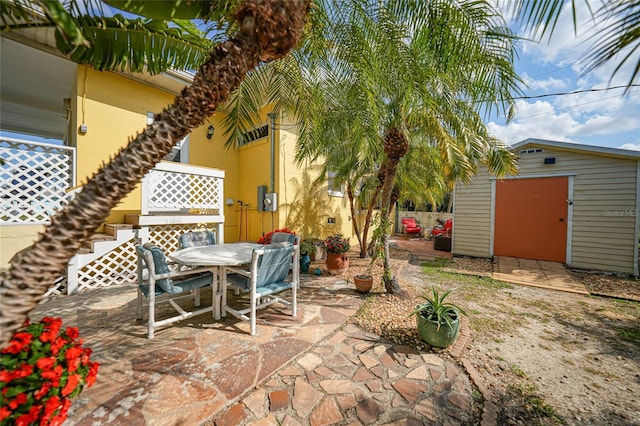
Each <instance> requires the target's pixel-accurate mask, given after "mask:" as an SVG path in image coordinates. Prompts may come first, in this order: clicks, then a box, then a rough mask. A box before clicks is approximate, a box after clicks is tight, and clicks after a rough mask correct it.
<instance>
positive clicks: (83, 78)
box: [74, 67, 173, 223]
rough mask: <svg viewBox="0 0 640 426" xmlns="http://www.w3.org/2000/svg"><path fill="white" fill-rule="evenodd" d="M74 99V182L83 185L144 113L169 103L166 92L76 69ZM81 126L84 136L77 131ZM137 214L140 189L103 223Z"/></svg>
mask: <svg viewBox="0 0 640 426" xmlns="http://www.w3.org/2000/svg"><path fill="white" fill-rule="evenodd" d="M76 93H77V97H76V98H75V100H76V104H75V108H74V109H75V111H76V114H75V116H76V118H77V121H76V126H75V129H74V130H75V132H74V137H75V141H76V143H75V145H76V147H77V149H78V151H77V152H78V168H77V176H78V183H79V184H83V183H85V182H86V180H87V178H88V177H90V176H91V175H92V174H93V173H95V171H96V170H97V169H98V168H99V167H100V165H101V164H102V162H105V161H107V160H108V159H109V158H111V157H113V156H114V155H115V154H116V153H117V152H118V151H119V150H120V148H122V147H124V146H126V145H127V143H128V140H129V138H130V137H132V136H134V135H135V134H136V133H137V132H139V131H141V130H143V129H144V127H145V126H146V124H147V112H148V111H152V112H159V111H160V110H161V109H162V108H163V107H165V106H166V105H167V104H169V103H170V102H171V101H172V100H173V96H172V95H170V94H169V93H165V92H162V91H160V90H157V89H155V88H153V87H150V86H146V85H143V84H141V83H137V82H135V81H133V80H130V79H128V78H126V77H123V76H120V75H117V74H114V73H109V72H99V71H94V70H91V69H88V68H86V67H79V70H78V73H77V90H76ZM82 123H84V124H86V125H87V127H88V131H87V132H86V134H82V133H80V131H79V127H80V125H81V124H82ZM139 211H140V188H139V187H138V188H136V189H135V190H134V191H133V192H131V193H130V194H129V195H128V196H127V197H126V198H125V199H124V200H123V201H122V202H121V203H120V204H119V205H118V206H117V207H116V208H114V209H113V210H112V212H111V215H110V216H109V219H108V220H107V222H113V223H121V222H123V221H124V215H125V214H126V213H131V212H139Z"/></svg>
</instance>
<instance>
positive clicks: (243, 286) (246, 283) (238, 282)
mask: <svg viewBox="0 0 640 426" xmlns="http://www.w3.org/2000/svg"><path fill="white" fill-rule="evenodd" d="M227 284H229V285H231V286H233V287H236V288H239V289H240V290H241V291H244V292H247V291H250V290H251V278H249V277H245V276H244V275H240V274H228V275H227Z"/></svg>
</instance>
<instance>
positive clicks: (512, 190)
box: [452, 139, 640, 276]
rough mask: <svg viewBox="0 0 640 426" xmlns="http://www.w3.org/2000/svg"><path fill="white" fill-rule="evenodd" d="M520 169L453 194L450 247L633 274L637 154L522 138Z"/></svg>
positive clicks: (638, 225) (484, 177)
mask: <svg viewBox="0 0 640 426" xmlns="http://www.w3.org/2000/svg"><path fill="white" fill-rule="evenodd" d="M511 149H512V151H513V152H514V153H515V154H516V155H517V157H518V167H519V172H518V174H517V175H514V176H508V177H506V178H504V179H496V178H495V177H493V176H491V175H489V174H488V173H487V171H486V169H485V170H480V171H479V172H478V173H477V174H476V176H474V178H473V179H472V180H471V182H470V184H469V185H466V186H465V185H457V186H456V188H455V191H454V219H453V222H454V223H455V227H454V229H453V241H452V252H453V253H454V255H467V256H475V257H493V256H512V257H520V258H526V259H538V260H547V261H553V262H561V263H564V264H566V265H567V266H570V267H573V268H579V269H589V270H601V271H611V272H622V273H628V274H633V275H636V276H637V275H638V242H639V239H638V237H639V232H640V216H639V215H638V212H639V211H640V193H639V189H640V152H638V151H630V150H624V149H615V148H605V147H597V146H590V145H583V144H577V143H567V142H556V141H547V140H540V139H527V140H525V141H522V142H519V143H517V144H515V145H513V146H512V147H511Z"/></svg>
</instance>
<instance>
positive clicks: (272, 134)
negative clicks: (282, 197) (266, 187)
mask: <svg viewBox="0 0 640 426" xmlns="http://www.w3.org/2000/svg"><path fill="white" fill-rule="evenodd" d="M267 117H269V120H270V127H271V129H270V131H269V139H270V142H271V176H270V184H271V186H270V188H271V191H270V192H276V134H275V133H276V115H275V114H274V113H273V112H270V113H268V114H267Z"/></svg>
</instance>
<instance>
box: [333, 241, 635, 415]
mask: <svg viewBox="0 0 640 426" xmlns="http://www.w3.org/2000/svg"><path fill="white" fill-rule="evenodd" d="M412 260H415V259H412V257H411V254H410V253H408V252H406V251H403V250H395V251H392V266H393V269H394V272H395V274H396V276H397V277H398V278H399V282H400V285H401V287H402V288H403V289H404V290H405V291H407V293H408V297H407V298H398V297H396V296H391V295H387V294H386V293H385V290H384V288H383V287H382V285H381V284H380V282H381V279H380V278H381V267H380V266H379V265H376V266H375V267H374V268H373V269H372V271H373V275H374V276H375V278H376V279H375V281H374V282H375V284H374V288H373V289H372V292H371V296H370V297H368V298H367V301H366V303H365V305H364V308H363V309H362V310H361V311H360V312H359V314H358V315H356V316H355V317H354V318H353V319H352V321H353V322H354V323H357V324H358V325H360V326H361V327H363V328H364V329H366V330H368V331H372V332H375V333H377V334H379V335H380V336H381V337H383V338H385V339H388V340H390V341H393V342H397V343H402V344H407V345H409V346H413V347H416V348H418V349H420V350H423V351H434V352H441V353H442V354H443V355H444V356H448V352H447V350H444V351H441V350H437V349H434V348H429V347H428V345H427V344H425V343H424V342H423V341H422V339H421V338H420V337H419V335H418V333H417V331H416V327H415V319H414V318H413V317H411V316H409V313H410V312H411V311H412V310H413V309H414V308H415V305H416V304H417V303H419V302H420V297H419V296H420V294H421V292H422V291H423V290H425V289H429V288H430V287H431V286H432V285H435V286H437V287H439V288H441V289H455V291H454V292H453V293H452V294H451V296H450V297H451V299H452V302H455V303H457V304H459V305H461V306H463V307H464V308H465V309H466V310H467V312H468V313H469V315H470V324H471V329H472V334H471V343H470V344H469V347H468V348H467V350H466V352H465V353H464V354H463V356H464V357H465V358H466V359H468V360H469V361H471V363H472V364H473V365H474V366H475V368H476V369H477V370H478V372H479V374H480V376H481V377H482V378H483V380H484V381H485V384H486V386H487V388H488V389H489V390H490V392H491V394H492V396H493V397H494V398H495V399H496V400H497V402H498V404H497V405H498V406H499V407H500V412H499V416H498V424H509V425H511V424H513V425H533V424H536V425H555V424H569V425H585V424H586V425H601V424H607V425H640V373H639V372H640V326H639V324H640V304H638V303H636V302H633V301H628V300H619V299H617V298H626V299H632V298H634V297H636V296H638V295H640V291H638V290H639V286H638V281H637V280H635V279H623V278H619V277H615V276H612V275H602V274H590V273H585V272H582V271H574V272H572V275H573V276H574V278H575V279H577V280H580V281H582V282H583V283H585V285H586V286H587V287H588V288H589V290H590V291H592V292H595V293H598V294H608V295H609V296H614V297H616V298H612V297H604V298H603V297H587V296H581V295H574V294H570V293H563V292H557V291H552V290H545V289H539V288H533V287H526V286H520V285H509V284H506V283H502V282H499V281H494V280H491V279H489V278H488V277H489V276H490V273H491V263H490V262H489V261H488V260H485V259H472V258H454V259H451V260H450V261H449V262H447V264H446V266H445V267H444V268H443V269H444V270H445V271H447V272H456V273H459V274H461V275H453V274H442V273H434V274H433V275H431V274H425V271H424V269H423V268H422V267H420V266H417V265H415V264H411V263H410V261H412ZM350 263H351V265H350V269H349V272H348V275H349V276H353V275H355V274H357V273H362V272H365V271H367V269H368V267H369V263H368V261H367V260H363V259H358V258H357V256H356V254H355V253H352V254H351V256H350ZM414 263H415V262H414ZM442 263H444V261H443V262H442ZM442 263H441V265H442ZM462 274H464V275H462ZM479 277H481V278H479ZM482 277H484V278H482ZM345 278H348V277H347V276H345ZM478 420H479V419H478Z"/></svg>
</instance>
